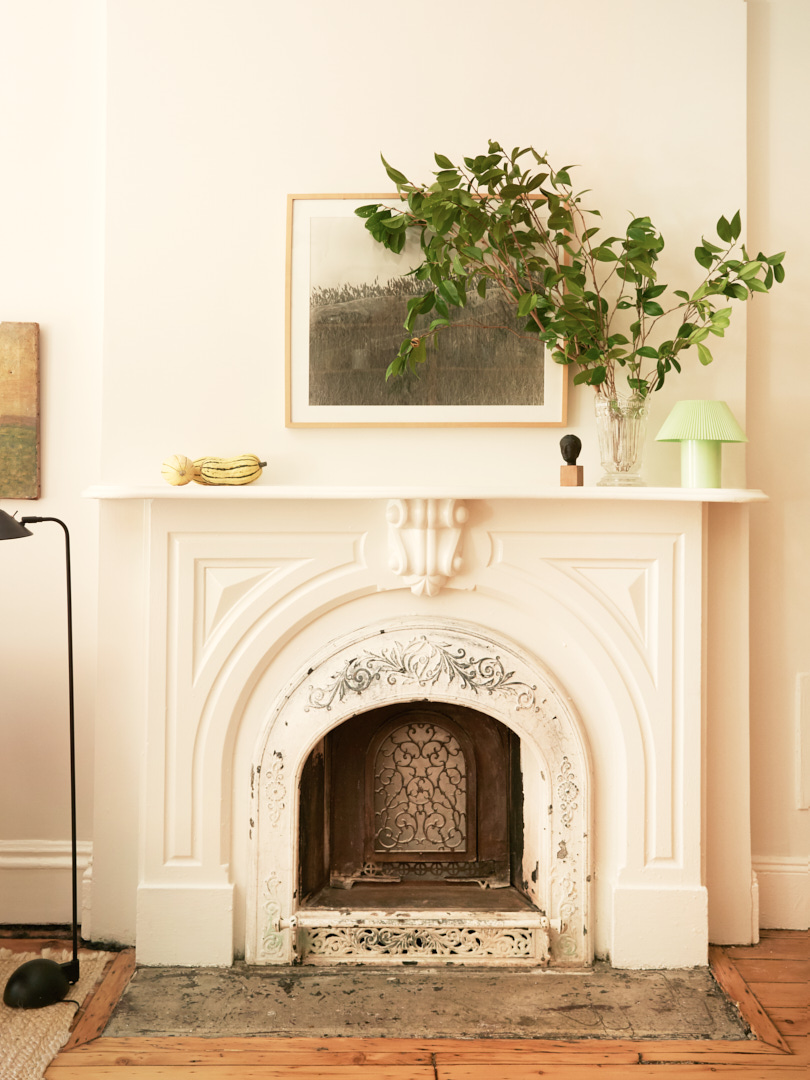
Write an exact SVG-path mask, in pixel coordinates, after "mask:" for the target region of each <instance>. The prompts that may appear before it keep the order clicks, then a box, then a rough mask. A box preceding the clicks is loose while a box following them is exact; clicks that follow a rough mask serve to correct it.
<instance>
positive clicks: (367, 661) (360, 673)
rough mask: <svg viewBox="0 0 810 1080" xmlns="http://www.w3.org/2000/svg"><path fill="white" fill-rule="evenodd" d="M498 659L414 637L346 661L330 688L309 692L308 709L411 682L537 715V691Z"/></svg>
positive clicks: (322, 707)
mask: <svg viewBox="0 0 810 1080" xmlns="http://www.w3.org/2000/svg"><path fill="white" fill-rule="evenodd" d="M514 675H515V673H514V671H507V670H506V668H505V667H504V665H503V663H502V662H501V659H500V657H498V656H483V657H480V658H478V659H476V658H475V657H474V656H469V655H468V654H467V650H466V649H464V648H462V647H461V646H457V647H456V648H454V649H452V650H451V648H450V646H449V645H437V644H436V643H435V642H432V641H429V640H428V639H427V638H426V637H424V636H422V637H417V638H414V639H413V640H412V641H409V642H408V643H407V644H406V645H403V644H402V643H401V642H399V641H394V642H392V644H391V647H390V648H388V649H380V651H379V652H370V651H365V652H363V653H362V655H361V656H358V657H354V658H353V659H351V660H348V661H347V662H346V663H345V664H344V666H343V668H342V669H341V670H340V671H338V672H337V673H336V674H335V675H333V676H332V681H331V683H330V684H329V686H325V687H316V686H313V687H310V690H309V699H308V700H309V704H308V708H313V709H331V707H332V705H333V703H334V702H335V700H338V701H343V699H344V698H345V697H346V695H347V694H363V693H365V691H366V690H368V689H369V687H370V686H373V685H374V683H375V682H377V681H379V680H380V679H383V678H384V679H385V680H386V681H387V682H388V683H389V684H390V685H391V686H394V685H396V684H397V683H398V682H402V683H406V684H408V683H413V684H416V685H417V686H419V687H420V688H423V689H428V688H430V687H433V686H437V685H439V684H441V683H446V684H448V685H450V684H452V683H454V682H456V683H458V685H459V687H460V688H461V689H463V690H470V691H472V692H473V693H474V694H480V693H486V694H497V695H499V696H502V697H511V698H512V699H513V700H514V702H515V708H516V709H531V710H533V711H534V712H537V711H539V708H540V706H539V705H538V704H537V702H536V698H535V690H536V689H537V687H535V686H529V684H528V683H525V682H521V681H520V680H519V679H515V677H514Z"/></svg>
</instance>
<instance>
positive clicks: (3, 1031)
mask: <svg viewBox="0 0 810 1080" xmlns="http://www.w3.org/2000/svg"><path fill="white" fill-rule="evenodd" d="M111 955H112V954H111V953H106V952H93V951H90V950H87V949H80V950H79V981H78V982H77V983H76V985H75V986H71V987H70V989H69V990H68V997H69V998H70V999H71V1000H69V1001H59V1002H57V1003H56V1004H55V1005H48V1006H46V1007H45V1008H44V1009H9V1008H8V1006H7V1005H4V1004H3V1003H2V990H4V989H5V985H6V982H7V981H8V978H9V976H10V975H11V973H12V971H15V970H16V969H17V968H18V967H19V966H20V964H24V963H25V962H26V960H33V959H35V958H36V957H37V956H46V957H49V958H50V959H51V960H55V961H56V962H57V963H58V964H64V963H67V961H68V960H70V959H72V957H73V953H72V951H71V950H70V949H43V950H42V952H25V953H22V952H12V951H11V950H10V949H0V1080H42V1077H43V1076H44V1073H45V1069H46V1068H47V1067H48V1065H50V1063H51V1062H52V1061H53V1059H54V1057H55V1056H56V1054H57V1053H58V1052H59V1050H60V1049H61V1048H62V1047H63V1046H64V1045H65V1043H66V1042H67V1040H68V1035H69V1034H70V1025H71V1022H72V1021H73V1017H74V1015H75V1014H76V1010H77V1008H78V1005H77V1004H76V1003H77V1002H78V1003H79V1004H81V1002H83V1001H84V999H85V998H86V997H87V995H88V994H89V993H90V991H91V990H92V989H93V987H94V986H95V985H96V983H97V982H98V981H99V979H100V978H101V974H102V972H103V971H104V966H105V965H106V963H107V961H108V960H109V959H110V957H111Z"/></svg>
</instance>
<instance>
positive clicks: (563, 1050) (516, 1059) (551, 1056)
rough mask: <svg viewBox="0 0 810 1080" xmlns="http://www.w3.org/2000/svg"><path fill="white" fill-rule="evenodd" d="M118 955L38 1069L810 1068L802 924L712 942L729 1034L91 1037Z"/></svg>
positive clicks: (429, 1071) (809, 955) (154, 1076)
mask: <svg viewBox="0 0 810 1080" xmlns="http://www.w3.org/2000/svg"><path fill="white" fill-rule="evenodd" d="M3 944H7V943H3ZM24 944H25V945H27V947H29V948H34V947H35V946H33V945H31V943H30V942H26V943H24ZM9 947H10V946H9ZM120 955H121V959H118V958H116V959H117V962H116V965H115V971H113V969H112V967H111V968H110V971H109V972H108V978H106V979H105V980H104V981H103V982H102V985H101V988H100V989H99V990H98V991H97V995H96V1001H95V1005H94V1003H93V1000H91V1001H90V1002H89V1003H88V1004H87V1006H86V1008H85V1011H84V1015H83V1016H82V1017H81V1018H80V1019H79V1021H78V1023H77V1025H76V1028H75V1030H74V1032H73V1035H72V1036H71V1044H69V1045H68V1046H67V1047H65V1049H63V1050H62V1052H61V1053H60V1054H59V1055H58V1056H57V1057H56V1059H55V1060H54V1062H53V1064H52V1065H51V1066H50V1067H49V1068H48V1069H47V1071H46V1073H45V1077H46V1080H348V1078H350V1077H351V1078H352V1080H529V1078H532V1080H536V1078H537V1077H551V1078H553V1080H690V1078H695V1080H700V1078H704V1080H722V1078H723V1077H727V1078H728V1080H733V1078H737V1080H793V1078H794V1077H795V1078H796V1080H799V1078H801V1080H808V1078H810V1009H809V1008H808V1006H809V1005H810V933H807V932H803V931H801V932H796V931H769V932H763V935H762V941H761V942H760V943H759V944H758V945H755V946H750V947H737V946H735V947H728V948H724V949H717V948H713V949H712V969H713V971H714V972H715V977H717V978H718V981H719V982H720V983H721V985H723V987H724V989H725V990H726V992H727V993H730V994H731V996H732V997H733V998H734V1000H738V999H742V1000H741V1002H740V1004H741V1011H742V1012H743V1015H744V1016H746V1018H747V1020H748V1022H749V1024H752V1027H753V1030H754V1032H756V1034H757V1036H758V1038H756V1039H745V1040H740V1041H729V1040H725V1041H720V1040H717V1041H715V1040H653V1039H648V1040H625V1039H590V1040H576V1041H566V1040H551V1039H546V1040H543V1039H477V1040H471V1039H400V1038H390V1039H372V1038H367V1037H357V1038H334V1039H305V1038H290V1039H280V1038H266V1037H228V1038H193V1037H187V1036H184V1037H175V1038H172V1037H162V1038H104V1037H103V1036H102V1037H100V1038H96V1037H94V1035H93V1034H92V1033H93V1032H96V1031H101V1030H103V1027H104V1025H105V1024H106V1019H107V1018H108V1017H109V1015H110V1014H111V1012H112V1009H113V1008H114V1005H115V1002H116V1001H117V999H118V996H119V994H120V992H121V989H122V987H123V985H124V983H125V981H126V979H127V978H128V977H129V972H130V971H131V964H132V957H131V955H130V956H129V957H125V955H124V954H120ZM113 977H115V978H116V979H117V982H116V983H115V985H113V984H112V982H110V981H109V980H111V979H112V978H113ZM105 984H106V985H105ZM746 1010H747V1011H746ZM752 1022H753V1023H752ZM763 1036H764V1037H763Z"/></svg>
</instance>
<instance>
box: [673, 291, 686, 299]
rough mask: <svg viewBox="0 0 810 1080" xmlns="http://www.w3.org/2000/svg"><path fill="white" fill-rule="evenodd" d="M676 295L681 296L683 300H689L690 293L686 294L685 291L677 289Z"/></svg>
mask: <svg viewBox="0 0 810 1080" xmlns="http://www.w3.org/2000/svg"><path fill="white" fill-rule="evenodd" d="M675 295H676V296H680V298H681V300H689V293H688V292H684V291H683V289H676V290H675Z"/></svg>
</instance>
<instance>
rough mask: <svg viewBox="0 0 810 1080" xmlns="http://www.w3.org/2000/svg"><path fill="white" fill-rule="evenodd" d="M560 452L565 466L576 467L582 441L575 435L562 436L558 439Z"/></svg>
mask: <svg viewBox="0 0 810 1080" xmlns="http://www.w3.org/2000/svg"><path fill="white" fill-rule="evenodd" d="M560 451H561V453H562V456H563V461H564V462H565V464H566V465H576V463H577V458H578V457H579V455H580V454H581V453H582V440H581V439H579V438H578V437H577V436H576V435H563V437H562V438H561V439H560Z"/></svg>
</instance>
